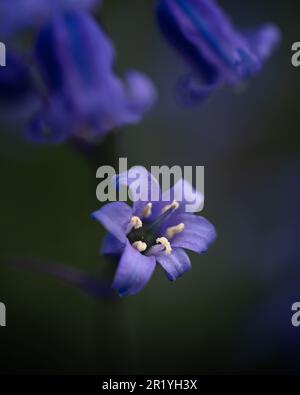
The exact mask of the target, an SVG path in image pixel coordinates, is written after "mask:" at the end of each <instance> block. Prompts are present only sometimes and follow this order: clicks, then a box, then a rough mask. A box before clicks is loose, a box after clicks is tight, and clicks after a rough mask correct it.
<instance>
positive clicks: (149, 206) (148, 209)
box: [142, 202, 152, 218]
mask: <svg viewBox="0 0 300 395" xmlns="http://www.w3.org/2000/svg"><path fill="white" fill-rule="evenodd" d="M151 214H152V203H151V202H149V203H147V204H146V206H145V208H144V210H143V212H142V217H145V218H148V217H150V215H151Z"/></svg>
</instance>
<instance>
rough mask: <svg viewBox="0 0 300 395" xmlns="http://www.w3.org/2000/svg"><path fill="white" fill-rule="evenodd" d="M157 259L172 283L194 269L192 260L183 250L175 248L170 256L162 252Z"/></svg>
mask: <svg viewBox="0 0 300 395" xmlns="http://www.w3.org/2000/svg"><path fill="white" fill-rule="evenodd" d="M156 259H157V261H158V263H159V264H160V265H161V266H162V267H163V269H164V270H165V272H166V274H167V277H168V278H169V280H171V281H175V280H176V279H177V278H178V277H180V276H182V275H183V274H184V273H185V272H187V271H189V270H190V269H191V268H192V265H191V261H190V258H189V257H188V255H187V254H186V252H185V251H184V250H183V249H181V248H174V249H173V250H172V253H171V254H170V255H167V254H165V253H164V252H162V253H161V254H159V255H158V256H157V257H156Z"/></svg>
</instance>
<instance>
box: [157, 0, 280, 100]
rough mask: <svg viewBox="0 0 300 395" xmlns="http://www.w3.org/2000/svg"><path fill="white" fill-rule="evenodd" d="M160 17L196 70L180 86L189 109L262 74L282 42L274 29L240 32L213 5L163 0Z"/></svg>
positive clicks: (269, 26)
mask: <svg viewBox="0 0 300 395" xmlns="http://www.w3.org/2000/svg"><path fill="white" fill-rule="evenodd" d="M157 16H158V21H159V24H160V27H161V30H162V32H163V33H164V35H165V36H166V38H167V39H168V41H169V42H170V43H171V44H172V45H173V46H174V47H175V48H176V49H177V50H178V51H179V53H180V54H181V55H182V56H183V58H184V59H185V60H186V61H188V62H189V63H190V64H191V66H192V68H193V72H192V73H191V75H188V76H187V77H184V78H182V79H181V80H180V81H179V85H178V87H179V90H180V93H182V97H183V99H184V100H185V101H186V103H187V104H190V103H193V102H195V101H197V100H198V101H200V100H203V99H205V98H206V97H208V96H209V95H210V94H211V93H212V92H213V91H215V90H216V89H218V88H219V87H221V86H222V85H224V84H236V83H238V82H239V81H242V80H244V79H245V78H248V77H251V76H253V75H255V74H257V73H258V72H259V71H260V70H261V69H262V66H263V64H264V62H265V61H266V60H267V58H268V57H269V56H270V55H271V53H272V51H273V49H274V48H275V47H276V46H277V45H278V43H279V41H280V32H279V29H278V28H277V27H276V26H274V25H273V24H265V25H263V26H261V27H260V28H258V29H255V30H251V31H247V32H246V31H245V32H241V31H238V30H237V29H236V28H235V27H234V26H233V24H232V22H231V20H230V19H229V18H228V16H227V15H226V14H225V13H224V11H223V10H222V9H221V8H220V7H219V6H218V4H217V3H216V2H215V1H214V0H158V2H157Z"/></svg>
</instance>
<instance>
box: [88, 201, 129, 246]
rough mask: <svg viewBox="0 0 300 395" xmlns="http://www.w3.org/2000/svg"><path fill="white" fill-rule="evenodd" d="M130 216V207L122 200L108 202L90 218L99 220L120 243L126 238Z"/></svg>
mask: <svg viewBox="0 0 300 395" xmlns="http://www.w3.org/2000/svg"><path fill="white" fill-rule="evenodd" d="M131 216H132V209H131V207H129V206H128V205H127V204H126V203H123V202H114V203H108V204H106V205H105V206H103V207H102V208H101V209H100V210H98V211H95V212H94V213H93V214H92V218H94V219H96V220H97V221H99V222H100V223H101V224H102V225H103V226H104V228H105V229H106V230H107V231H108V232H109V233H111V234H112V235H113V236H115V237H116V238H117V239H118V240H119V241H120V242H121V243H125V242H126V240H127V238H126V229H127V226H128V223H129V221H130V218H131Z"/></svg>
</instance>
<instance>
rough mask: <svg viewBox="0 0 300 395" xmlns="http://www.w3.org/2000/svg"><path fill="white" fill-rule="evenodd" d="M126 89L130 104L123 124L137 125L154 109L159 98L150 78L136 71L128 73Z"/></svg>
mask: <svg viewBox="0 0 300 395" xmlns="http://www.w3.org/2000/svg"><path fill="white" fill-rule="evenodd" d="M124 89H125V96H126V100H127V101H128V103H127V111H126V110H125V111H124V114H123V116H122V119H121V123H122V124H124V123H137V122H139V121H140V120H141V118H142V117H143V115H144V113H145V112H147V111H148V110H150V108H151V107H152V105H153V103H154V101H155V99H156V97H157V93H156V89H155V87H154V85H153V83H152V81H151V80H150V78H149V77H147V76H146V75H145V74H143V73H140V72H138V71H134V70H130V71H128V72H127V73H126V75H125V84H124Z"/></svg>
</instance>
